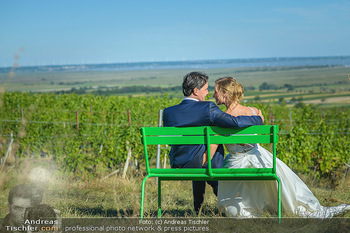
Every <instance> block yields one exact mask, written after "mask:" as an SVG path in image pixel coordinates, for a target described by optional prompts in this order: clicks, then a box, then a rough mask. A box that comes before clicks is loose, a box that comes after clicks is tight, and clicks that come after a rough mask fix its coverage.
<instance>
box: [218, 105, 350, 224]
mask: <svg viewBox="0 0 350 233" xmlns="http://www.w3.org/2000/svg"><path fill="white" fill-rule="evenodd" d="M252 110H253V109H252ZM253 112H254V111H253ZM225 146H226V148H227V150H228V152H229V154H228V155H227V156H226V158H225V160H224V167H225V168H264V167H265V168H269V167H272V157H273V155H272V154H271V153H270V152H269V151H268V150H266V149H265V148H263V147H261V146H260V145H259V144H229V145H225ZM276 172H277V176H278V177H279V178H280V180H281V185H282V211H284V212H287V213H290V214H294V215H298V216H302V217H311V218H328V217H332V216H334V215H336V214H339V213H341V212H344V211H347V210H350V205H345V204H343V205H339V206H336V207H324V206H321V204H320V203H319V201H318V200H317V198H316V197H315V196H314V195H313V194H312V192H311V191H310V189H309V188H308V187H307V186H306V184H305V183H304V182H303V181H302V180H301V179H300V178H299V177H298V176H297V175H296V174H295V173H294V172H293V171H292V170H291V169H290V168H289V167H288V166H287V165H286V164H285V163H283V162H282V161H281V160H279V159H278V158H277V159H276ZM218 207H219V210H220V211H222V212H225V213H226V215H227V216H230V217H245V218H250V217H259V216H261V214H263V213H265V212H270V213H271V212H272V213H277V181H274V180H272V181H261V180H260V181H254V180H252V181H250V180H242V181H240V180H237V181H219V188H218Z"/></svg>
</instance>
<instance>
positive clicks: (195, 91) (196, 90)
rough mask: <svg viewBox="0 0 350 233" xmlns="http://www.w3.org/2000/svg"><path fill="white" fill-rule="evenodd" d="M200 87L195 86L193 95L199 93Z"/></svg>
mask: <svg viewBox="0 0 350 233" xmlns="http://www.w3.org/2000/svg"><path fill="white" fill-rule="evenodd" d="M198 91H199V90H198V88H197V87H195V88H194V89H193V95H198Z"/></svg>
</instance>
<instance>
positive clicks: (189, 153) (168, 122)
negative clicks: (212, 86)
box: [163, 99, 263, 168]
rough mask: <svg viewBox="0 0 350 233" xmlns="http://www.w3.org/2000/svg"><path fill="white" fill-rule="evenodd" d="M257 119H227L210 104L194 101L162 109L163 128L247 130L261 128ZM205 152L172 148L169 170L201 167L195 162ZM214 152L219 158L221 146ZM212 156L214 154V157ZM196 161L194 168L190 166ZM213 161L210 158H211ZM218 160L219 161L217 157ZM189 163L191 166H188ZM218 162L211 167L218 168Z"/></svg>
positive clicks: (202, 147) (199, 147)
mask: <svg viewBox="0 0 350 233" xmlns="http://www.w3.org/2000/svg"><path fill="white" fill-rule="evenodd" d="M262 124H263V122H262V119H261V117H259V116H238V117H234V116H231V115H229V114H227V113H225V112H223V111H221V109H220V108H219V107H218V106H217V105H216V104H215V103H213V102H210V101H195V100H191V99H184V100H183V101H182V102H181V103H180V104H178V105H174V106H171V107H169V108H166V109H164V112H163V126H175V127H185V126H210V125H215V126H220V127H223V128H231V127H247V126H251V125H262ZM205 151H206V146H205V145H173V146H171V151H170V153H169V157H170V165H171V167H173V168H181V167H201V166H202V165H201V164H200V162H199V161H201V158H202V156H203V153H204V152H205ZM217 151H218V153H220V154H221V155H222V156H223V147H222V146H220V147H219V148H218V150H217ZM214 157H216V155H214ZM194 159H196V160H198V162H196V164H197V165H193V163H191V161H192V160H194ZM213 159H214V158H213ZM221 160H222V158H221ZM188 164H191V166H188ZM220 166H222V163H221V164H220V163H219V164H218V163H213V164H212V167H213V168H215V167H220Z"/></svg>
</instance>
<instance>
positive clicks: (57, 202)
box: [0, 158, 350, 218]
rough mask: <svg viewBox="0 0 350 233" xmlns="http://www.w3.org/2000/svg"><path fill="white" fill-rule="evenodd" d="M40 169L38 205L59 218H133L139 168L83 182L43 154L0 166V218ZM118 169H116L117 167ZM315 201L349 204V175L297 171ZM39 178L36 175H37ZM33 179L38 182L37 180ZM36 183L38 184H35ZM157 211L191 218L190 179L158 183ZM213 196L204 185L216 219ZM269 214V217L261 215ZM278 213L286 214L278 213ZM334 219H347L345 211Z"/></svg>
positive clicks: (150, 193) (151, 202) (207, 206)
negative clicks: (14, 192) (12, 195)
mask: <svg viewBox="0 0 350 233" xmlns="http://www.w3.org/2000/svg"><path fill="white" fill-rule="evenodd" d="M39 166H40V167H41V168H44V169H46V170H47V171H51V172H50V176H47V177H49V178H50V179H49V182H47V183H46V185H45V186H44V187H45V192H44V198H43V203H45V204H49V205H51V206H52V207H54V208H55V209H58V210H60V211H61V214H62V216H63V217H83V218H86V217H139V216H140V199H141V198H140V193H141V191H140V190H141V182H142V179H143V177H144V175H145V174H144V170H143V169H142V168H141V171H137V170H131V171H129V173H128V175H127V177H126V178H123V177H122V176H121V174H116V175H113V176H109V177H107V176H106V177H100V178H95V179H90V180H83V179H80V178H77V177H74V176H73V175H72V174H67V173H64V172H62V171H60V170H59V169H58V168H57V167H55V165H54V164H53V163H52V161H50V159H47V158H26V159H20V160H17V163H13V164H12V166H11V167H8V168H5V169H3V171H2V173H1V179H0V181H1V182H0V190H1V194H0V210H1V212H0V213H1V214H0V218H1V217H4V216H5V214H6V210H7V196H8V193H9V191H10V189H11V188H12V187H13V186H15V185H16V184H20V183H28V182H30V174H31V173H30V172H31V170H32V169H33V168H36V167H39ZM120 170H122V169H120ZM299 176H300V178H301V179H302V180H303V181H304V182H305V183H306V184H307V185H308V187H309V188H310V189H311V191H312V192H313V193H314V195H315V196H316V197H317V198H318V200H319V201H320V203H321V205H324V206H336V205H339V204H342V203H347V204H350V196H349V191H350V190H349V189H350V175H348V176H347V178H346V179H343V174H339V175H338V177H337V178H336V179H335V180H332V179H326V178H323V179H322V180H315V179H314V178H313V176H312V175H303V174H299ZM40 178H42V177H40ZM35 182H39V181H38V180H37V181H35ZM37 184H38V183H37ZM146 190H147V191H146V199H145V200H146V201H145V217H156V216H157V211H156V210H157V185H156V184H155V180H154V179H151V178H150V179H148V181H147V183H146ZM162 192H163V193H162V194H163V195H162V200H163V201H162V209H163V216H164V217H193V216H194V213H193V208H192V206H193V205H192V185H191V182H190V181H167V182H163V183H162ZM216 202H217V199H216V197H215V195H214V194H213V192H212V190H211V187H209V186H207V190H206V194H205V202H204V206H203V210H202V215H201V216H202V217H209V218H213V217H214V218H220V217H222V214H221V213H219V211H218V209H217V204H216ZM266 216H267V217H269V216H270V215H268V214H267V215H266ZM282 216H283V217H295V216H288V215H287V214H286V213H282ZM340 217H346V218H350V212H346V213H343V214H341V216H340Z"/></svg>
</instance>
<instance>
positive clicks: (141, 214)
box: [140, 176, 148, 219]
mask: <svg viewBox="0 0 350 233" xmlns="http://www.w3.org/2000/svg"><path fill="white" fill-rule="evenodd" d="M147 178H148V176H146V177H145V178H144V179H143V181H142V185H141V209H140V218H141V219H143V204H144V202H145V184H146V180H147Z"/></svg>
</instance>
